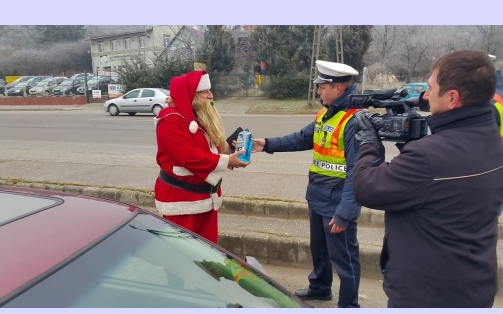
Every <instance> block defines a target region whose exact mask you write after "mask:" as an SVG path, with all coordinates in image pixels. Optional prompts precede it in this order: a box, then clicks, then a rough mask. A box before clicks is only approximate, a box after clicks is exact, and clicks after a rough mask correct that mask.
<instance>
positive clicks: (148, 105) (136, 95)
mask: <svg viewBox="0 0 503 314" xmlns="http://www.w3.org/2000/svg"><path fill="white" fill-rule="evenodd" d="M168 96H169V90H167V89H162V88H137V89H133V90H131V91H129V92H127V93H126V94H124V95H122V96H120V97H117V98H114V99H110V100H107V101H106V102H105V104H104V105H103V107H104V109H105V112H108V113H109V114H110V115H111V116H116V115H118V114H119V113H121V112H124V113H128V114H129V115H131V116H132V115H135V114H136V113H138V112H142V113H153V114H154V115H155V116H157V115H158V114H159V111H161V109H163V108H165V107H166V98H167V97H168Z"/></svg>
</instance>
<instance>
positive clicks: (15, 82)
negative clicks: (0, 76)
mask: <svg viewBox="0 0 503 314" xmlns="http://www.w3.org/2000/svg"><path fill="white" fill-rule="evenodd" d="M32 77H33V76H21V77H18V78H17V79H15V80H14V81H13V82H10V83H9V84H7V89H9V88H11V87H14V86H15V85H17V83H22V82H26V81H27V80H29V79H30V78H32Z"/></svg>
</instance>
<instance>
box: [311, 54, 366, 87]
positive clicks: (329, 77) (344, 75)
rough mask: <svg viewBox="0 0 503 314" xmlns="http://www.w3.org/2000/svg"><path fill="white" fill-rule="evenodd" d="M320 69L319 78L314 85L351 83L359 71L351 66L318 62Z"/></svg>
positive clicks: (317, 65)
mask: <svg viewBox="0 0 503 314" xmlns="http://www.w3.org/2000/svg"><path fill="white" fill-rule="evenodd" d="M316 67H317V68H318V77H317V78H316V79H315V80H314V81H313V83H314V84H324V83H335V82H349V81H350V80H351V78H352V77H353V76H354V75H358V74H359V73H358V71H356V70H355V69H353V68H352V67H350V66H349V65H346V64H342V63H337V62H329V61H323V60H316Z"/></svg>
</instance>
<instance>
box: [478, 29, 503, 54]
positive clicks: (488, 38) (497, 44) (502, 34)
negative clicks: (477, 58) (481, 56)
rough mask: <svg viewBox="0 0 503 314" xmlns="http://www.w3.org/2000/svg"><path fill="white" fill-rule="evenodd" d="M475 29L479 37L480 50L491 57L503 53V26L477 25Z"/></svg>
mask: <svg viewBox="0 0 503 314" xmlns="http://www.w3.org/2000/svg"><path fill="white" fill-rule="evenodd" d="M477 29H478V31H479V36H480V46H479V48H480V49H482V50H484V51H485V52H487V53H489V54H492V55H497V54H501V53H502V52H503V42H502V41H503V25H483V26H480V25H479V26H477Z"/></svg>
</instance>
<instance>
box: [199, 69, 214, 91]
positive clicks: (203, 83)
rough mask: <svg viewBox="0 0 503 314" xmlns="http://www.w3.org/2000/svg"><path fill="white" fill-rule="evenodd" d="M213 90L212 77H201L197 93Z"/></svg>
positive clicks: (205, 75)
mask: <svg viewBox="0 0 503 314" xmlns="http://www.w3.org/2000/svg"><path fill="white" fill-rule="evenodd" d="M208 89H211V82H210V76H209V75H208V73H206V74H203V75H201V79H200V80H199V84H198V85H197V88H196V92H200V91H203V90H208Z"/></svg>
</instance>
